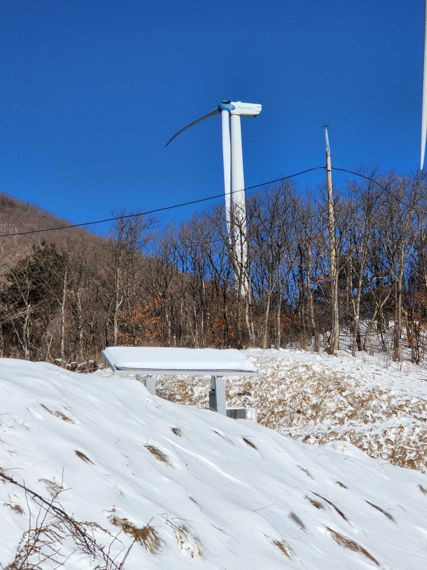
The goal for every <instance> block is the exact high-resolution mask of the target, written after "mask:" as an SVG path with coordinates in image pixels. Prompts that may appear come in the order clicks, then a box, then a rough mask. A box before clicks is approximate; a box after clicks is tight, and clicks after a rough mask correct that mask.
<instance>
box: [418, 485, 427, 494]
mask: <svg viewBox="0 0 427 570" xmlns="http://www.w3.org/2000/svg"><path fill="white" fill-rule="evenodd" d="M418 487H419V488H420V491H421V493H422V494H423V495H427V489H426V488H425V487H423V486H422V485H418Z"/></svg>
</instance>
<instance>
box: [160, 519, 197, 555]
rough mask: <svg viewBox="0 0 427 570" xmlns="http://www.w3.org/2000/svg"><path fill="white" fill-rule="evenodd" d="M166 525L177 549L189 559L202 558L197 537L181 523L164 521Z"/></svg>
mask: <svg viewBox="0 0 427 570" xmlns="http://www.w3.org/2000/svg"><path fill="white" fill-rule="evenodd" d="M166 524H167V525H168V526H169V527H170V528H171V529H172V531H173V534H174V537H175V541H176V543H177V545H178V548H179V549H180V550H182V552H184V553H185V554H188V555H189V556H190V558H201V559H202V558H204V555H203V548H202V543H201V542H200V539H199V537H198V536H196V535H195V534H194V533H193V532H191V530H190V529H189V528H188V527H187V526H186V525H185V524H182V523H175V522H173V521H171V520H170V519H166Z"/></svg>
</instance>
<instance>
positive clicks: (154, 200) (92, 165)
mask: <svg viewBox="0 0 427 570" xmlns="http://www.w3.org/2000/svg"><path fill="white" fill-rule="evenodd" d="M423 4H424V2H423V0H387V1H386V0H375V1H372V0H357V1H350V0H347V1H345V0H328V1H327V2H319V1H318V0H306V1H303V0H264V1H262V2H260V1H257V2H253V1H251V0H247V1H246V2H243V1H241V0H235V1H233V2H232V3H225V4H222V3H218V2H211V1H209V2H206V1H204V0H199V1H192V0H191V1H186V0H181V1H179V2H177V1H171V0H157V1H156V2H147V1H146V2H143V1H128V0H121V1H120V2H119V1H118V0H116V1H111V0H104V1H102V2H101V1H98V0H90V1H84V0H73V2H65V1H58V0H38V1H23V0H4V1H3V2H1V4H0V69H1V78H2V81H1V86H2V87H1V90H0V114H1V116H0V190H1V191H3V192H6V193H8V194H11V195H13V196H16V197H18V198H20V199H22V200H26V201H30V202H33V203H36V204H38V205H40V206H41V207H43V208H45V209H48V210H50V211H52V212H53V213H55V214H57V215H59V216H61V217H64V218H67V219H69V220H72V221H73V222H80V221H84V220H86V219H92V218H97V217H104V216H108V215H109V214H110V213H111V212H112V211H120V210H123V209H126V210H128V211H133V210H146V209H150V208H154V207H156V206H163V205H167V204H170V203H173V202H179V201H181V200H191V199H195V198H199V197H203V196H207V195H209V194H214V193H218V192H221V191H222V188H223V187H222V163H221V160H222V159H221V139H220V121H219V118H218V119H217V120H216V119H215V118H214V119H211V120H210V121H208V122H205V123H202V124H201V125H198V127H197V128H195V129H193V130H191V131H188V132H187V133H185V135H183V136H182V137H180V138H179V139H177V140H176V141H174V143H173V144H172V145H171V146H170V147H168V148H167V149H164V148H163V145H164V142H165V141H166V140H167V139H168V138H169V136H170V135H171V134H172V133H173V132H174V131H175V130H177V129H178V128H179V127H181V126H182V125H183V124H185V123H186V122H189V121H190V120H192V119H194V118H196V117H197V116H198V115H200V114H203V113H205V112H207V111H209V110H210V109H212V108H213V107H214V106H215V105H216V104H217V102H218V101H219V100H221V99H234V100H243V101H251V102H260V103H262V104H263V111H262V114H261V115H260V117H259V118H258V119H255V120H251V119H247V120H245V121H244V125H243V140H244V156H245V178H246V184H247V185H251V184H256V183H259V182H262V181H264V180H268V179H271V178H276V177H279V176H282V175H286V174H288V173H290V172H295V171H298V170H300V169H304V168H308V167H311V166H316V165H320V164H323V162H324V150H323V133H322V125H323V123H324V122H328V123H330V137H331V146H332V152H333V159H334V163H335V165H336V166H340V167H346V168H351V169H358V168H364V167H370V166H373V165H377V166H379V167H380V168H381V169H382V170H389V169H395V170H398V171H399V172H401V173H404V174H410V173H414V172H415V170H416V168H417V165H418V155H419V131H420V127H419V125H420V102H421V66H422V51H423ZM321 176H322V175H321V174H319V175H316V176H311V177H308V178H302V179H300V180H299V185H300V187H301V188H303V187H304V186H305V185H311V186H312V187H314V188H315V187H316V185H318V184H320V182H321V180H322V178H321ZM343 181H344V179H343V178H342V177H338V176H337V177H336V182H337V184H338V185H339V184H340V183H342V182H343ZM194 210H195V208H187V209H183V210H179V211H178V210H177V211H176V212H175V213H174V214H171V213H170V214H168V216H167V218H165V219H166V220H167V221H170V220H172V219H177V220H182V219H184V218H186V217H189V216H190V215H191V213H192V212H193V211H194ZM97 231H101V228H98V230H97Z"/></svg>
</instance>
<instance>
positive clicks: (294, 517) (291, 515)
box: [289, 512, 306, 530]
mask: <svg viewBox="0 0 427 570" xmlns="http://www.w3.org/2000/svg"><path fill="white" fill-rule="evenodd" d="M289 518H290V519H291V520H293V521H294V523H295V524H297V525H298V526H299V528H300V529H301V530H305V529H306V526H305V524H304V523H303V522H302V520H301V519H300V518H299V516H298V515H296V514H295V513H293V512H290V513H289Z"/></svg>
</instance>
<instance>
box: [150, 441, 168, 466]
mask: <svg viewBox="0 0 427 570" xmlns="http://www.w3.org/2000/svg"><path fill="white" fill-rule="evenodd" d="M145 448H146V449H148V451H149V452H150V453H151V454H152V455H154V457H155V458H156V459H157V460H158V461H161V462H162V463H166V465H170V464H171V463H170V461H169V458H168V456H167V455H166V453H163V451H160V449H159V448H158V447H155V446H154V445H149V444H147V445H146V446H145Z"/></svg>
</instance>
